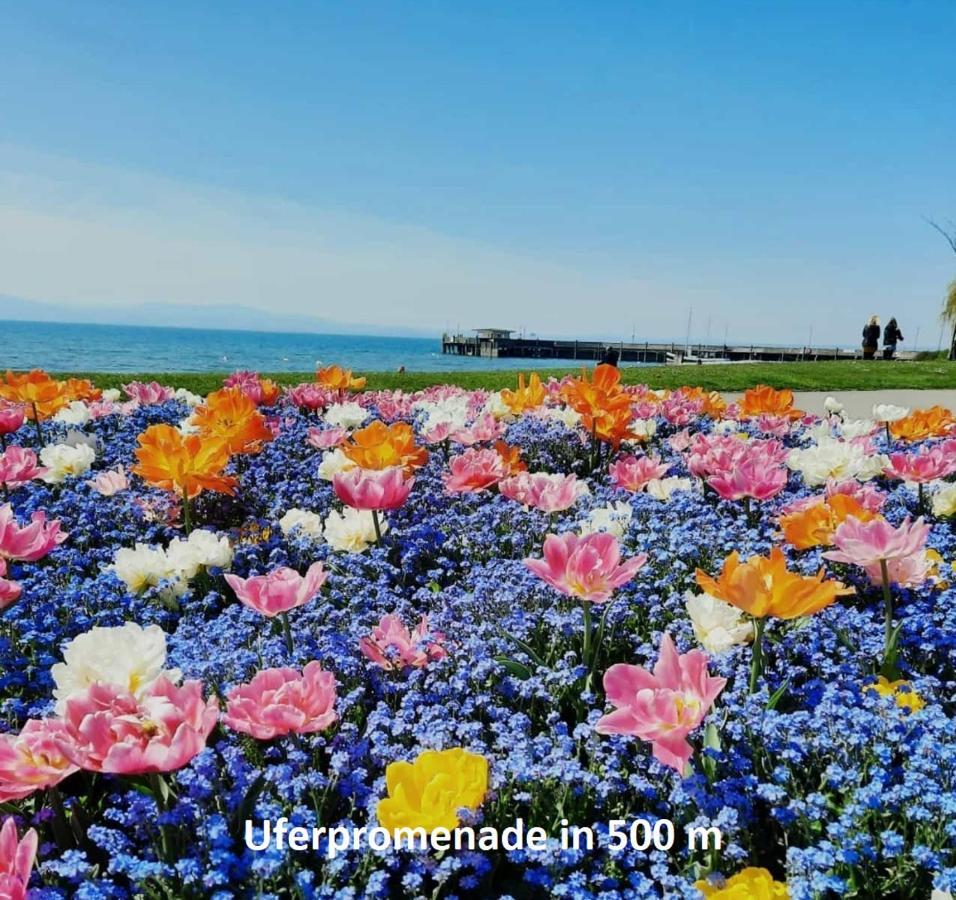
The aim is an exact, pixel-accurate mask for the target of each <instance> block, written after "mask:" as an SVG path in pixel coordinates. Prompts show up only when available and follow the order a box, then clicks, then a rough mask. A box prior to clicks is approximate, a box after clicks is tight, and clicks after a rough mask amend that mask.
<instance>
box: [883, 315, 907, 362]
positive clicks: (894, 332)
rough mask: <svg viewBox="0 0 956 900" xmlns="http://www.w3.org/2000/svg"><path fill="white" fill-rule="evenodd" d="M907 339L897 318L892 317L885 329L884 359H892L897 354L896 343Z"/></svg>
mask: <svg viewBox="0 0 956 900" xmlns="http://www.w3.org/2000/svg"><path fill="white" fill-rule="evenodd" d="M902 340H905V338H904V337H903V332H902V331H900V326H899V325H897V324H896V319H895V318H892V319H890V321H889V322H887V323H886V328H884V329H883V359H892V358H893V357H894V356H896V345H897V344H898V343H899V342H900V341H902Z"/></svg>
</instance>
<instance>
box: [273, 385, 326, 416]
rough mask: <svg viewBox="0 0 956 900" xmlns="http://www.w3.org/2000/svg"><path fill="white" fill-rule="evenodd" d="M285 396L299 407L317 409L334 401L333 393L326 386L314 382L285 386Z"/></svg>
mask: <svg viewBox="0 0 956 900" xmlns="http://www.w3.org/2000/svg"><path fill="white" fill-rule="evenodd" d="M285 395H286V397H287V398H288V399H289V400H290V401H291V402H292V403H293V404H294V405H295V406H298V407H299V408H300V409H309V410H313V411H314V410H317V409H324V408H325V407H326V406H328V405H329V404H330V403H334V402H335V399H336V397H335V394H334V393H333V392H332V391H330V390H329V389H328V388H324V387H322V386H321V385H318V384H315V383H314V382H309V381H307V382H304V383H303V384H297V385H296V386H295V387H291V388H286V392H285Z"/></svg>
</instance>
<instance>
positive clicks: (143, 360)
mask: <svg viewBox="0 0 956 900" xmlns="http://www.w3.org/2000/svg"><path fill="white" fill-rule="evenodd" d="M557 362H558V364H559V365H560V362H561V361H557ZM569 362H570V361H569ZM330 363H339V364H342V365H345V366H348V367H350V368H352V369H356V370H359V371H366V372H369V371H371V372H375V371H390V370H395V369H397V368H398V367H399V366H405V368H406V369H407V370H408V371H409V372H448V371H456V370H457V371H469V370H473V371H481V370H483V369H528V368H530V367H532V366H539V367H541V366H546V365H551V362H550V361H546V360H528V359H474V358H472V357H464V356H451V355H448V356H445V355H444V354H442V352H441V339H440V337H439V336H437V335H436V336H435V337H434V338H408V337H371V336H363V335H339V334H301V333H299V334H283V333H276V332H264V331H263V332H260V331H218V330H216V331H213V330H207V329H198V328H147V327H143V328H139V327H133V326H127V325H74V324H53V323H48V322H2V321H0V371H2V370H5V369H33V368H43V369H48V370H50V371H54V372H224V371H232V370H234V369H257V370H259V371H263V372H308V371H311V370H313V369H314V368H315V367H316V366H317V365H329V364H330ZM578 363H579V364H580V360H579V361H578Z"/></svg>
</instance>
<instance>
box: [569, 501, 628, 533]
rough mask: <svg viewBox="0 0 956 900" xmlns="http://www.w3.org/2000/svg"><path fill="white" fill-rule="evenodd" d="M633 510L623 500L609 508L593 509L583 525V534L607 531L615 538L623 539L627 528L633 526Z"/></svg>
mask: <svg viewBox="0 0 956 900" xmlns="http://www.w3.org/2000/svg"><path fill="white" fill-rule="evenodd" d="M633 514H634V513H633V510H632V509H631V507H630V505H629V504H627V503H625V502H624V501H623V500H618V501H617V502H616V503H612V504H610V505H609V506H599V507H598V508H597V509H592V510H591V512H590V513H589V514H588V517H587V518H586V519H585V520H584V522H582V523H581V534H595V533H596V532H598V531H606V532H607V533H608V534H613V535H614V536H615V537H618V538H619V537H623V535H624V532H625V531H627V526H628V525H630V524H631V517H632V516H633Z"/></svg>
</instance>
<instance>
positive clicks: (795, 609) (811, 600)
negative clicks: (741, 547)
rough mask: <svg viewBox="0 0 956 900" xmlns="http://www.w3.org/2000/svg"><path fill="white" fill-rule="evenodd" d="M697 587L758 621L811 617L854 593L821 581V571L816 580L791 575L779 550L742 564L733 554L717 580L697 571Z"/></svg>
mask: <svg viewBox="0 0 956 900" xmlns="http://www.w3.org/2000/svg"><path fill="white" fill-rule="evenodd" d="M697 584H699V585H700V587H701V589H702V590H704V591H706V592H707V593H708V594H710V595H711V596H712V597H716V598H717V599H718V600H723V601H724V602H726V603H730V604H732V605H733V606H736V607H737V608H738V609H742V610H743V611H744V612H746V613H748V614H749V615H751V616H753V617H754V618H757V619H762V618H764V617H766V616H774V617H775V618H778V619H795V618H797V617H798V616H806V615H810V614H811V613H815V612H819V611H820V610H821V609H824V608H825V607H827V606H829V605H830V604H831V603H834V602H835V601H836V598H837V597H839V596H841V595H843V594H852V593H853V588H848V587H845V586H844V585H843V584H842V583H841V582H839V581H824V570H823V569H821V570H820V571H819V572H817V574H816V575H815V576H805V575H799V574H797V573H796V572H791V571H790V570H789V569H788V568H787V558H786V557H785V556H784V555H783V551H782V550H781V549H780V548H779V547H774V548H773V549H772V550H771V551H770V556H769V557H766V556H751V557H750V559H748V560H747V561H746V562H744V563H742V562H741V561H740V554H739V553H738V552H737V551H736V550H735V551H734V552H733V553H731V554H730V556H728V557H727V558H726V559H725V560H724V566H723V571H721V573H720V577H719V578H716V579H715V578H712V577H711V576H710V575H708V574H707V573H706V572H704V571H702V570H701V569H698V570H697Z"/></svg>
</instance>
